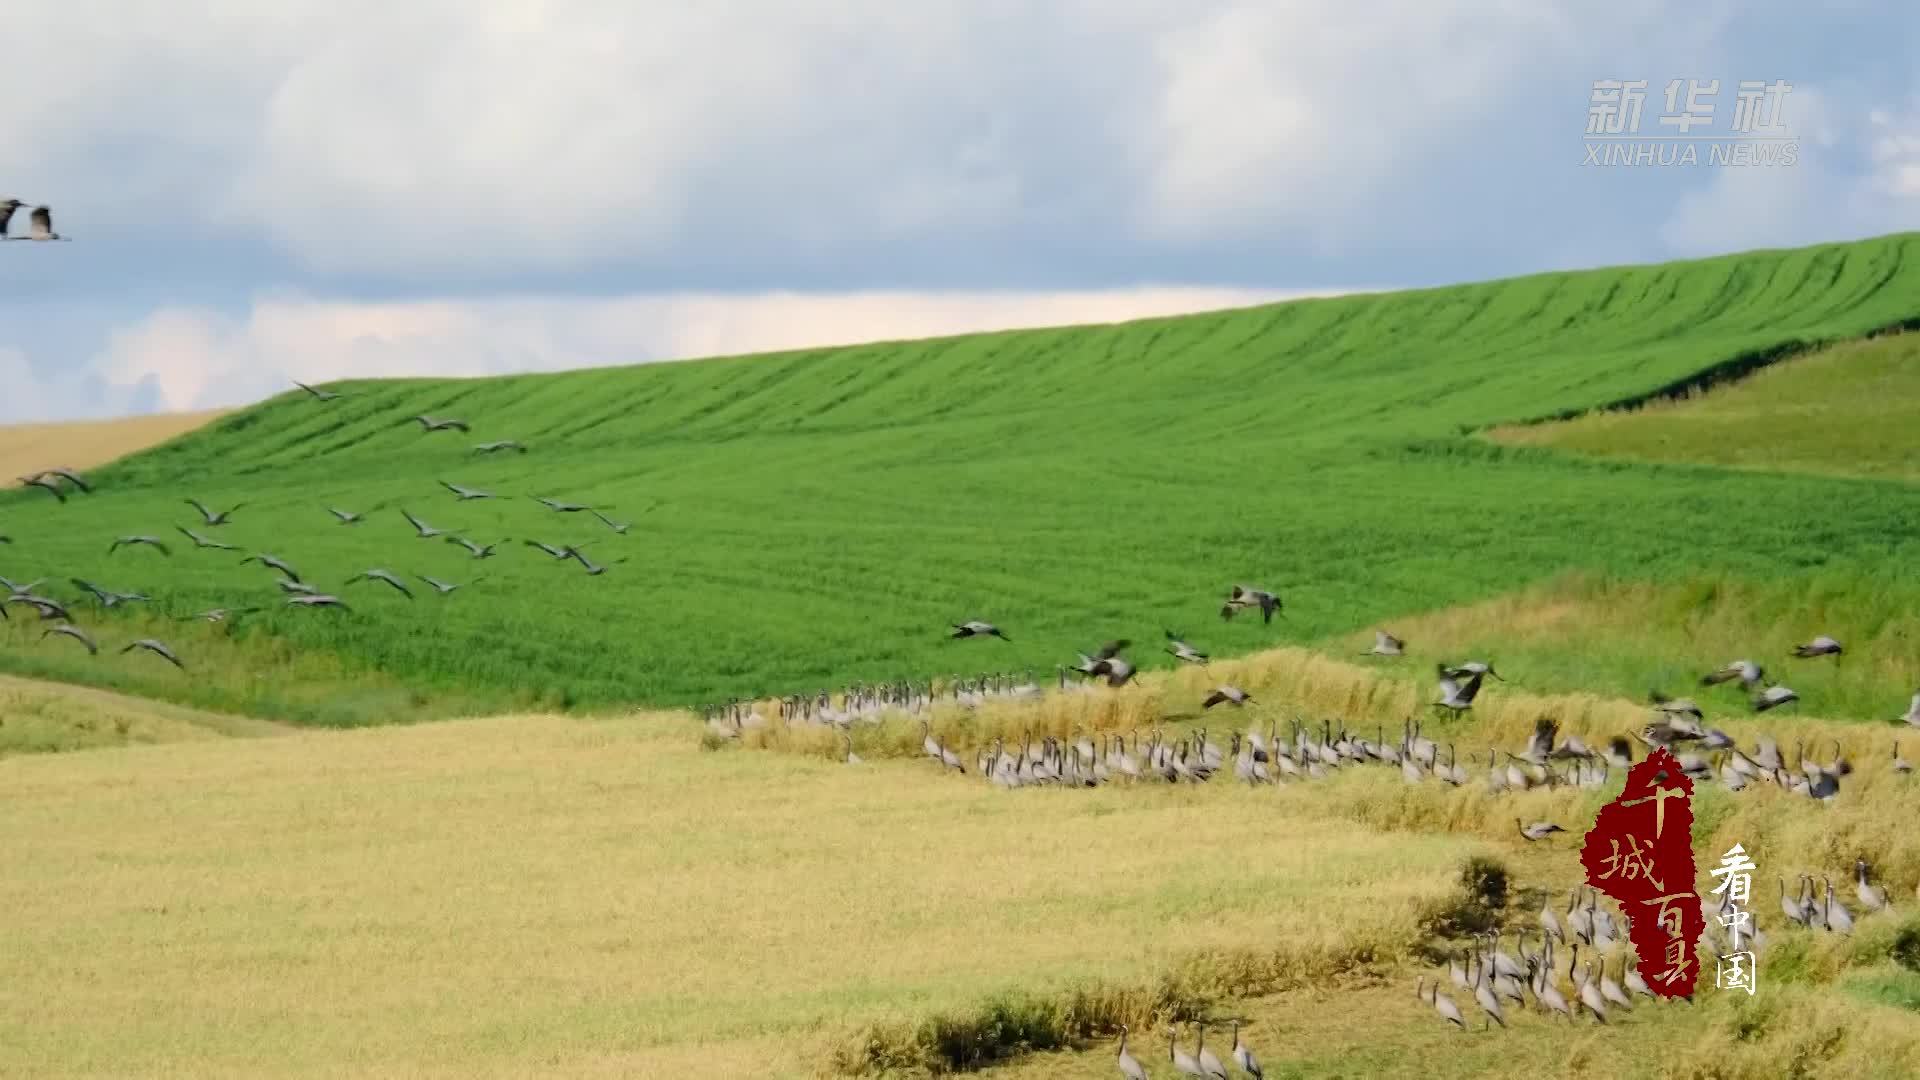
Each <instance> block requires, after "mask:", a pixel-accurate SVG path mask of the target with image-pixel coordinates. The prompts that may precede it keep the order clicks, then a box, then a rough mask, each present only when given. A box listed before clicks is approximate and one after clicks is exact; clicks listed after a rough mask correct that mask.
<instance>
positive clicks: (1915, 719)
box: [1895, 692, 1920, 727]
mask: <svg viewBox="0 0 1920 1080" xmlns="http://www.w3.org/2000/svg"><path fill="white" fill-rule="evenodd" d="M1895 719H1897V720H1905V721H1906V722H1907V724H1908V726H1910V727H1920V692H1917V693H1915V694H1914V695H1913V700H1912V701H1910V702H1908V703H1907V715H1905V716H1900V717H1895Z"/></svg>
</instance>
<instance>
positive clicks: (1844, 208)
mask: <svg viewBox="0 0 1920 1080" xmlns="http://www.w3.org/2000/svg"><path fill="white" fill-rule="evenodd" d="M1787 107H1788V108H1789V109H1790V110H1791V112H1790V113H1789V114H1788V116H1787V123H1786V125H1785V126H1786V128H1787V130H1788V132H1789V133H1790V134H1793V135H1796V136H1798V140H1799V152H1798V156H1797V159H1796V161H1795V163H1794V164H1793V165H1791V166H1782V165H1772V166H1761V165H1745V166H1729V165H1722V166H1703V167H1702V168H1708V169H1711V171H1712V173H1713V176H1712V178H1711V179H1710V180H1709V181H1708V182H1707V183H1705V184H1704V185H1702V186H1700V187H1698V188H1696V189H1694V190H1692V191H1689V192H1687V193H1685V194H1684V195H1682V196H1681V197H1680V199H1679V200H1678V202H1677V203H1676V204H1675V206H1674V209H1673V212H1672V213H1671V214H1670V215H1669V216H1668V217H1667V219H1666V221H1665V222H1664V223H1663V224H1662V226H1661V229H1660V236H1661V239H1662V240H1663V241H1664V242H1665V243H1666V244H1667V246H1668V247H1669V249H1670V250H1672V251H1673V252H1674V253H1676V254H1680V255H1707V254H1714V253H1717V252H1723V251H1730V250H1739V249H1745V248H1756V247H1792V246H1797V245H1801V244H1813V243H1820V242H1823V241H1829V240H1848V239H1854V238H1858V237H1863V236H1870V235H1875V234H1878V233H1884V232H1890V231H1896V230H1901V229H1914V228H1920V111H1916V110H1906V111H1895V110H1894V109H1892V108H1891V107H1888V106H1884V105H1882V106H1872V107H1870V106H1867V105H1865V104H1863V103H1862V102H1861V101H1860V100H1859V98H1858V92H1857V91H1853V90H1840V91H1833V90H1828V89H1823V88H1821V87H1814V86H1805V87H1801V86H1796V87H1795V88H1794V90H1793V92H1792V94H1791V95H1789V97H1788V98H1787ZM1856 158H1863V159H1864V164H1863V165H1862V164H1856V161H1855V159H1856Z"/></svg>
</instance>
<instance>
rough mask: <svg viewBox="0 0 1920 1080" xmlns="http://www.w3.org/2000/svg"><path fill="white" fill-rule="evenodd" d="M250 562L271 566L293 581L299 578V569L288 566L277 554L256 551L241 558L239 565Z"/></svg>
mask: <svg viewBox="0 0 1920 1080" xmlns="http://www.w3.org/2000/svg"><path fill="white" fill-rule="evenodd" d="M250 562H257V563H259V564H260V565H261V566H269V567H272V568H273V569H275V570H278V571H280V572H281V573H282V574H285V575H286V576H287V577H288V578H289V579H291V580H293V581H299V580H300V573H299V571H297V570H295V569H294V568H293V567H291V566H288V565H287V564H286V562H285V560H283V559H281V558H280V557H279V556H278V555H266V554H259V553H256V554H253V555H249V556H247V557H246V558H244V559H241V560H240V565H241V566H245V565H247V564H248V563H250Z"/></svg>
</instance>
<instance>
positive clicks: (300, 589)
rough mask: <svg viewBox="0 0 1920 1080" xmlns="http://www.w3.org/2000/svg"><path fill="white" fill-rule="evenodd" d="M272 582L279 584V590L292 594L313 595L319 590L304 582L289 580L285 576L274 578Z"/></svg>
mask: <svg viewBox="0 0 1920 1080" xmlns="http://www.w3.org/2000/svg"><path fill="white" fill-rule="evenodd" d="M273 583H274V584H275V585H278V586H280V591H281V592H283V593H291V594H292V595H294V596H313V595H316V594H317V593H319V591H320V590H319V589H316V588H314V587H313V586H311V585H308V584H307V583H306V582H303V581H291V580H289V579H287V578H275V579H274V581H273Z"/></svg>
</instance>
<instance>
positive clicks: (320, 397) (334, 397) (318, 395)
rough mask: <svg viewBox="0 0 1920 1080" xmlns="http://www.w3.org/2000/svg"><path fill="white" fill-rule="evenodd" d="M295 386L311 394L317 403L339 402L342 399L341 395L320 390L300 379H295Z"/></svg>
mask: <svg viewBox="0 0 1920 1080" xmlns="http://www.w3.org/2000/svg"><path fill="white" fill-rule="evenodd" d="M293 385H295V386H297V387H299V388H300V389H302V390H305V391H306V392H307V393H308V394H311V395H312V396H313V400H315V401H338V400H339V399H340V395H339V394H338V393H335V392H334V391H332V390H318V389H315V388H314V387H311V386H308V385H307V384H306V383H303V382H301V381H300V380H299V379H294V380H293Z"/></svg>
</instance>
